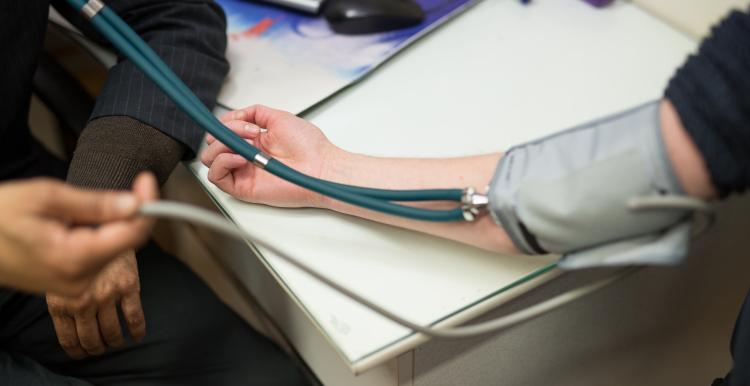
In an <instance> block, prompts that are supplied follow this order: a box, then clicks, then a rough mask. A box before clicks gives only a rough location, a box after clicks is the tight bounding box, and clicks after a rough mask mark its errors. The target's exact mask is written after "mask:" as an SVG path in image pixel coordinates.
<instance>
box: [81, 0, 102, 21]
mask: <svg viewBox="0 0 750 386" xmlns="http://www.w3.org/2000/svg"><path fill="white" fill-rule="evenodd" d="M102 8H104V3H102V2H101V0H89V1H88V2H87V3H86V5H84V6H83V8H81V13H82V14H83V16H86V19H88V20H91V19H93V18H94V16H96V14H97V13H99V11H101V10H102Z"/></svg>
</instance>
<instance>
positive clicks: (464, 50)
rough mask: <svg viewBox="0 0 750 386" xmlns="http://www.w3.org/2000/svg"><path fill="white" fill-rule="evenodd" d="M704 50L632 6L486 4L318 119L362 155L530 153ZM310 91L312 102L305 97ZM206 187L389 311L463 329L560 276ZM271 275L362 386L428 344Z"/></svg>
mask: <svg viewBox="0 0 750 386" xmlns="http://www.w3.org/2000/svg"><path fill="white" fill-rule="evenodd" d="M693 47H694V42H693V41H692V40H690V39H689V38H688V37H686V36H683V35H681V34H679V33H677V32H676V31H674V30H672V29H671V28H669V27H668V26H667V25H665V24H663V23H662V22H660V21H658V20H657V19H654V18H652V17H651V16H650V15H648V14H646V13H644V12H643V11H641V10H639V9H638V8H636V7H635V6H632V5H631V4H628V3H621V2H618V3H617V4H616V5H615V6H613V7H610V8H606V9H602V10H598V9H594V8H592V7H590V6H588V5H586V4H585V3H583V2H580V1H571V0H547V1H538V2H534V3H532V5H530V6H521V5H520V4H519V2H518V1H514V0H491V1H485V2H481V3H480V4H478V5H477V6H475V7H473V8H472V9H470V10H468V11H467V12H466V13H465V14H464V15H461V16H459V17H458V18H457V19H456V20H454V21H451V22H449V23H448V24H447V25H445V26H444V27H442V28H440V29H438V30H437V31H435V32H434V33H432V34H431V35H429V36H427V37H426V38H424V39H423V40H421V41H420V42H418V43H417V44H415V45H414V46H413V47H411V48H409V49H407V50H406V51H405V52H403V53H401V54H400V55H398V56H397V57H395V58H394V59H393V60H391V61H390V62H388V63H387V64H385V65H384V66H383V67H382V68H381V69H379V70H378V71H376V72H375V73H373V74H372V75H370V76H368V77H367V78H366V79H365V80H363V81H362V82H361V83H359V84H356V85H354V86H352V87H350V88H349V89H347V90H345V91H344V92H341V93H339V94H338V95H336V96H334V97H333V98H331V99H329V100H327V101H326V102H324V103H322V104H321V105H319V106H318V107H317V108H315V109H314V110H312V111H310V112H308V113H307V114H306V115H305V118H307V119H310V120H312V121H313V122H314V123H316V124H317V125H318V126H320V127H321V128H322V129H323V130H324V131H325V133H326V135H328V136H329V138H330V139H331V140H332V141H333V142H334V143H336V144H337V145H339V146H342V147H344V148H346V149H348V150H352V151H357V152H362V153H368V154H373V155H388V156H396V155H400V156H437V157H444V156H456V155H465V154H475V153H481V152H490V151H497V150H501V149H505V148H507V147H509V146H511V145H513V144H516V143H518V142H521V141H525V140H530V139H533V138H535V137H539V136H542V135H545V134H549V133H551V132H554V131H557V130H560V129H563V128H566V127H569V126H572V125H575V124H579V123H581V122H585V121H587V120H590V119H593V118H596V117H599V116H603V115H606V114H610V113H613V112H616V111H619V110H623V109H625V108H627V107H630V106H633V105H636V104H639V103H643V102H645V101H647V100H652V99H655V98H658V97H659V96H660V95H661V91H662V90H663V88H664V86H665V85H666V82H667V80H668V78H669V76H670V75H671V74H672V73H673V71H674V69H675V68H676V67H677V66H678V65H679V64H680V63H681V62H682V61H683V60H684V58H685V56H686V54H687V53H689V52H690V51H691V50H692V49H693ZM301 87H303V86H301ZM191 168H192V169H193V170H194V172H195V173H196V175H197V176H198V177H199V179H200V181H201V183H202V184H203V185H204V186H205V187H206V189H207V191H208V192H209V193H210V194H211V195H212V196H213V198H214V199H215V200H216V202H217V203H218V204H219V205H220V207H221V208H222V209H223V210H224V212H225V213H226V214H227V215H228V216H229V217H231V218H232V219H233V220H234V221H235V222H236V223H237V224H238V225H239V226H241V227H243V228H245V229H246V230H248V231H251V232H254V233H256V234H257V235H259V236H261V237H262V238H264V239H267V240H269V241H271V242H272V243H274V244H275V245H277V246H279V247H281V248H282V249H284V250H285V251H288V252H289V253H291V254H292V255H294V256H296V257H297V258H300V259H303V260H304V261H306V262H307V263H308V264H310V265H312V266H314V267H315V268H317V269H319V270H321V271H323V272H326V273H327V274H328V275H330V276H331V277H333V278H335V279H337V280H339V281H341V282H343V283H344V284H346V285H347V286H349V287H351V288H353V289H355V290H356V291H358V292H359V293H360V294H363V295H365V296H367V297H369V298H371V299H374V300H375V301H377V302H378V303H379V304H381V305H383V306H385V307H387V308H389V309H392V310H398V311H399V312H400V313H402V314H403V315H404V316H406V317H409V318H410V319H412V320H414V321H416V322H419V323H423V324H429V323H435V322H438V321H447V322H446V323H447V324H454V323H456V322H458V321H461V320H465V319H467V318H470V317H473V316H475V315H477V314H479V313H482V312H486V311H487V310H489V309H491V308H493V307H495V306H497V304H500V303H502V302H505V301H507V300H508V299H510V298H511V297H512V296H514V295H516V294H518V293H520V292H521V291H524V290H528V288H530V287H533V286H534V285H536V284H535V283H533V284H530V285H528V286H526V287H525V288H519V290H517V291H511V292H508V293H504V294H502V295H497V291H498V290H499V289H500V288H501V287H503V286H504V285H506V284H508V283H509V282H511V281H513V280H514V279H517V278H518V277H520V276H522V275H524V274H527V273H529V272H530V271H532V270H534V269H536V268H538V267H540V266H541V265H543V264H545V263H547V262H549V261H550V260H551V258H550V257H513V256H503V255H499V254H492V253H488V252H484V251H481V250H478V249H474V248H471V247H467V246H463V245H460V244H457V243H453V242H449V241H445V240H440V239H438V238H434V237H430V236H425V235H421V234H417V233H414V232H408V231H402V230H398V229H396V228H392V227H388V226H383V225H379V224H375V223H372V222H368V221H364V220H359V219H355V218H352V217H348V216H343V215H338V214H335V213H331V212H328V211H323V210H315V209H276V208H270V207H266V206H262V205H252V204H246V203H242V202H239V201H237V200H234V199H232V198H231V197H229V196H227V195H226V194H224V193H222V192H220V191H218V190H217V189H216V188H215V187H214V186H213V185H212V184H210V183H209V182H208V181H207V180H206V169H205V168H204V167H203V166H202V165H200V164H198V163H194V164H192V165H191ZM259 252H260V254H261V255H262V258H263V259H264V260H265V263H266V264H267V266H268V267H269V269H271V270H272V272H273V273H274V274H275V275H276V277H277V279H278V280H279V281H280V282H281V283H282V284H283V285H284V286H285V287H286V289H287V291H288V293H289V294H290V295H291V296H292V297H293V298H294V299H295V300H296V301H297V303H298V305H299V306H300V307H302V308H304V310H305V311H306V313H307V314H308V316H309V317H310V318H312V319H313V321H314V322H315V323H316V325H317V326H318V327H319V328H320V330H321V331H322V332H323V333H324V334H325V336H326V337H327V339H328V340H329V342H330V343H331V344H332V345H333V346H334V347H335V348H336V349H337V351H338V352H339V353H340V354H341V357H342V358H343V359H344V360H345V361H346V362H347V364H348V365H349V366H350V367H351V368H352V369H353V370H354V371H357V372H358V371H364V370H366V369H368V368H370V367H372V366H375V365H377V364H379V363H382V362H383V361H385V360H387V359H391V358H393V357H395V356H396V355H398V354H399V353H400V352H403V351H406V350H408V349H409V348H412V347H414V346H415V345H417V344H419V343H420V342H421V341H422V340H423V339H424V338H423V337H420V336H418V335H415V334H412V333H411V332H410V331H408V330H406V329H404V328H402V327H400V326H398V325H395V324H393V323H391V322H389V321H387V320H385V319H383V318H381V317H379V316H378V315H376V314H374V313H372V312H370V311H369V310H367V309H364V308H363V307H361V306H359V305H357V304H355V303H353V302H351V301H350V300H348V299H347V298H345V297H343V296H341V295H339V294H337V293H335V292H333V291H331V290H329V289H328V288H326V287H324V286H323V285H321V284H319V283H317V282H315V281H314V280H312V279H310V278H309V277H307V276H305V275H304V274H302V273H300V272H299V271H297V270H296V269H294V268H293V267H290V266H289V265H288V264H285V263H284V262H282V261H280V260H279V259H278V258H276V257H275V256H274V255H273V254H271V253H268V251H265V250H262V249H261V250H260V251H259Z"/></svg>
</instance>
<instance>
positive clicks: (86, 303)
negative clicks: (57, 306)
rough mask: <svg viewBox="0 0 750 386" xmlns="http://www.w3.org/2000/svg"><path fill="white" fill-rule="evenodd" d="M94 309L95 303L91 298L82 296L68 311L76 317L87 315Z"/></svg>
mask: <svg viewBox="0 0 750 386" xmlns="http://www.w3.org/2000/svg"><path fill="white" fill-rule="evenodd" d="M93 307H94V301H93V299H92V297H91V296H87V295H84V296H81V297H80V298H79V299H77V300H76V301H74V302H73V303H72V304H70V305H69V307H68V309H69V310H70V311H71V312H73V313H74V314H76V315H80V314H85V313H86V312H88V311H90V310H91V309H92V308H93Z"/></svg>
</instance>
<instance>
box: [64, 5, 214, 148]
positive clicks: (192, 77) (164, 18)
mask: <svg viewBox="0 0 750 386" xmlns="http://www.w3.org/2000/svg"><path fill="white" fill-rule="evenodd" d="M107 4H108V5H109V6H110V7H112V9H113V10H115V12H117V13H118V14H119V15H120V16H121V17H122V18H123V19H124V20H125V21H126V22H127V23H128V24H130V25H131V27H133V29H135V31H136V32H138V33H139V34H140V35H141V37H142V38H143V39H144V40H145V41H146V42H147V43H148V44H149V45H150V46H151V47H152V48H153V49H154V51H156V53H157V54H159V56H161V57H162V59H164V61H165V62H166V63H167V64H168V65H169V66H170V67H171V68H172V69H173V70H174V71H175V73H176V74H177V75H178V76H179V77H180V78H182V80H183V81H185V83H186V84H187V85H188V86H189V87H190V88H191V89H192V90H193V91H194V92H195V93H196V95H198V97H199V98H200V99H201V100H202V101H203V102H204V103H205V104H206V105H207V106H209V108H213V106H214V105H215V103H216V95H217V93H218V91H219V88H220V87H221V83H222V81H223V80H224V77H225V76H226V74H227V72H228V70H229V64H228V63H227V61H226V59H225V57H224V53H225V50H226V18H225V16H224V13H223V11H222V10H221V8H220V7H219V6H218V5H217V4H215V3H214V2H213V1H209V0H183V1H179V0H109V1H107ZM56 8H58V10H61V9H62V8H64V7H62V6H56ZM65 13H67V14H68V15H67V16H68V19H69V20H71V19H72V21H73V22H74V24H76V25H77V26H78V27H79V28H81V29H82V30H84V32H86V33H87V34H88V35H89V36H91V37H92V38H94V39H96V40H99V41H101V42H103V43H106V42H104V40H103V39H102V38H101V37H100V36H99V35H98V34H96V33H95V32H94V31H93V30H92V29H91V28H90V26H89V25H87V23H85V21H83V20H82V18H81V17H80V16H79V15H73V14H71V13H70V12H68V10H67V9H66V11H65ZM106 116H129V117H131V118H134V119H136V120H138V121H141V122H143V123H145V124H147V125H148V126H151V127H153V128H157V129H158V130H160V131H162V132H163V133H164V134H166V135H168V136H170V137H172V138H173V139H176V140H177V141H179V142H181V143H182V144H184V145H186V146H187V147H188V148H189V149H190V150H192V152H187V156H188V157H189V156H192V155H194V154H195V152H196V151H197V149H198V146H199V144H200V141H201V138H202V136H203V133H202V130H200V129H199V128H198V126H197V125H196V124H195V123H193V122H192V121H191V120H190V119H189V118H188V117H187V116H186V115H185V114H184V113H183V112H182V111H180V110H179V109H178V108H177V106H175V105H174V104H173V103H172V102H171V101H170V100H169V99H168V98H167V97H166V96H165V95H164V94H163V93H162V92H161V90H159V89H158V88H157V87H156V86H155V85H154V84H153V83H152V82H151V81H150V80H149V79H148V78H146V77H145V75H143V73H142V72H141V71H140V70H139V69H137V68H136V67H135V65H134V64H133V63H131V62H130V61H129V60H127V59H124V58H120V60H119V61H118V63H117V64H116V65H115V66H114V67H112V68H111V69H110V71H109V73H108V76H107V81H106V83H105V85H104V88H103V90H102V92H101V94H100V95H99V97H98V98H97V101H96V106H95V108H94V111H93V113H92V115H91V119H92V120H94V119H97V118H100V117H106Z"/></svg>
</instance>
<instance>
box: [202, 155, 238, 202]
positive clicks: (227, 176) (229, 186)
mask: <svg viewBox="0 0 750 386" xmlns="http://www.w3.org/2000/svg"><path fill="white" fill-rule="evenodd" d="M245 165H247V160H246V159H245V158H243V157H242V156H240V155H237V154H230V153H222V154H219V155H218V156H217V157H216V159H215V160H214V162H213V164H212V165H211V167H210V168H209V169H208V180H209V181H211V183H213V184H214V185H216V186H217V187H218V188H219V189H221V190H222V191H224V192H226V193H228V194H231V195H233V196H236V195H238V194H240V193H241V192H237V191H235V190H236V188H235V187H236V186H237V184H236V181H235V176H234V171H235V170H237V169H239V168H241V167H243V166H245Z"/></svg>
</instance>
